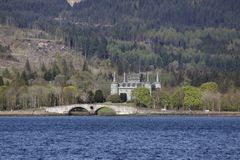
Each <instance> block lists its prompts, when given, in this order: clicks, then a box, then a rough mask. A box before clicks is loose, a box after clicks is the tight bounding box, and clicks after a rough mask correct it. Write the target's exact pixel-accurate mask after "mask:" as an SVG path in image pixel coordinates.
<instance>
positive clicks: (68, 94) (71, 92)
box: [63, 86, 78, 104]
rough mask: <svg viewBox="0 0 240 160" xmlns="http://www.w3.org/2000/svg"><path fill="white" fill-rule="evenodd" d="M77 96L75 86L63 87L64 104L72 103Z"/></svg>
mask: <svg viewBox="0 0 240 160" xmlns="http://www.w3.org/2000/svg"><path fill="white" fill-rule="evenodd" d="M77 96H78V90H77V88H76V87H75V86H67V87H64V88H63V99H64V102H65V104H72V103H74V102H75V99H76V97H77Z"/></svg>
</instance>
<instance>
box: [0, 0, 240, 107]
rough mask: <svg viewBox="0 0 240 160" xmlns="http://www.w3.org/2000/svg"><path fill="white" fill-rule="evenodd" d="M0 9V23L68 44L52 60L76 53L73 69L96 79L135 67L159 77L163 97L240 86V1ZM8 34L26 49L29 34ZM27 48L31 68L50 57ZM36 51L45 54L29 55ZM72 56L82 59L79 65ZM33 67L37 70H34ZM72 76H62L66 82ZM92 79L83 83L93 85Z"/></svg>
mask: <svg viewBox="0 0 240 160" xmlns="http://www.w3.org/2000/svg"><path fill="white" fill-rule="evenodd" d="M0 4H1V6H0V23H1V24H2V25H3V26H15V27H17V28H21V29H23V30H24V29H31V30H37V31H41V32H43V33H44V34H37V35H38V36H37V37H36V36H35V37H33V38H38V39H39V38H43V39H49V40H52V41H51V42H48V43H49V45H50V46H54V45H55V44H58V45H64V47H65V49H64V51H62V50H61V49H59V50H58V49H57V48H62V47H63V46H62V47H55V49H56V51H55V54H54V56H53V57H56V56H55V55H59V54H60V55H61V54H62V52H65V53H66V54H68V53H70V55H72V54H74V56H75V58H72V60H73V66H74V67H75V65H77V66H78V67H77V68H78V69H79V70H80V68H81V69H83V70H89V71H88V74H89V75H91V76H93V77H96V76H97V75H98V73H99V72H100V71H101V72H104V73H103V75H105V78H103V79H105V80H104V81H105V82H109V81H111V78H112V72H113V70H116V71H117V73H118V75H120V76H121V75H122V74H123V72H138V70H139V66H140V67H141V71H143V72H156V71H158V72H161V81H162V83H163V86H164V87H165V88H169V89H167V90H166V92H167V91H169V92H171V91H170V90H172V89H173V88H179V87H180V88H181V87H184V86H186V85H191V86H194V87H200V86H201V85H202V84H204V83H207V82H215V83H216V84H217V85H218V87H219V92H220V93H221V94H225V93H228V92H231V94H232V93H235V92H236V90H237V89H238V88H239V87H240V54H239V52H240V19H239V17H240V2H239V1H238V0H211V1H209V0H181V1H177V0H158V1H156V0H131V1H125V0H124V1H123V0H101V1H97V0H84V1H81V2H80V3H75V4H74V5H73V7H71V6H70V5H69V3H68V2H67V1H66V0H51V1H49V0H34V1H32V0H22V1H18V0H12V1H6V0H0ZM1 30H2V28H1ZM13 37H15V38H14V44H15V45H16V44H17V42H18V41H21V43H23V42H24V43H25V45H28V42H27V41H26V39H25V38H26V35H21V37H22V39H19V38H17V36H13ZM28 38H29V37H28ZM24 39H25V40H24ZM4 43H5V41H4ZM19 43H20V42H19ZM31 43H33V45H32V46H31V47H29V48H31V50H30V51H29V52H25V51H24V52H25V53H29V54H25V55H26V56H27V57H28V56H30V58H29V61H30V64H36V63H37V62H41V63H42V61H41V60H42V59H43V57H45V60H48V58H46V57H49V56H48V55H49V52H48V51H46V53H45V50H42V51H40V52H39V50H38V51H36V50H37V49H36V48H35V47H36V44H34V42H32V41H31ZM51 43H52V44H51ZM9 46H10V48H4V47H1V48H2V50H4V53H5V54H6V53H8V54H10V53H11V55H12V56H13V57H14V56H15V57H18V58H16V59H17V60H18V61H23V59H24V58H19V57H20V56H17V55H19V52H18V51H17V50H16V48H17V49H18V47H16V46H13V45H12V44H11V45H10V44H9ZM20 46H21V45H20ZM22 48H27V47H26V46H24V47H22ZM47 48H49V47H47ZM36 53H39V54H45V55H44V56H43V57H41V56H39V54H37V57H38V59H36V58H31V55H34V54H35V55H36ZM56 53H59V54H56ZM1 54H2V55H3V53H1ZM20 55H22V54H20ZM50 55H51V54H50ZM2 57H3V56H2ZM76 57H80V61H81V64H82V65H80V64H78V63H77V58H76ZM83 58H84V59H85V58H86V61H85V63H84V62H83ZM21 59H22V60H21ZM50 59H51V58H50ZM66 59H68V58H66ZM45 60H43V61H44V62H45ZM34 61H35V62H34ZM55 61H56V60H55V59H54V58H53V60H52V62H51V63H50V62H48V61H47V62H46V64H45V65H46V66H47V69H48V70H50V69H51V68H52V66H54V65H53V64H54V62H55ZM25 62H26V58H25V59H24V63H25ZM70 62H71V60H70V61H67V63H69V65H70ZM14 63H17V62H14ZM24 63H22V64H24ZM58 63H59V62H58ZM84 64H85V65H84ZM87 64H88V65H87ZM1 65H2V64H1ZM22 66H23V65H22ZM34 66H35V65H34ZM58 66H59V67H60V63H59V64H58ZM80 66H81V67H80ZM86 66H88V67H92V68H91V69H89V68H88V69H86ZM20 68H21V67H20ZM23 68H24V67H22V68H21V70H20V71H19V72H22V71H23ZM38 68H39V67H38ZM60 68H61V67H60ZM106 68H111V69H112V70H111V69H108V70H105V69H106ZM35 70H36V72H39V71H38V69H37V67H36V69H35ZM96 70H97V71H96ZM90 72H91V73H90ZM96 72H98V73H97V74H96ZM39 73H40V72H39ZM59 74H60V73H59ZM62 74H63V69H62V72H61V75H62ZM74 75H75V74H73V75H71V74H70V75H64V76H66V77H67V80H70V79H71V77H72V76H74ZM91 76H90V77H88V76H86V77H85V79H88V78H89V79H88V80H90V79H91V80H92V77H91ZM53 77H54V78H56V75H55V74H54V76H53ZM53 77H52V78H50V79H48V80H49V81H50V80H51V81H52V80H54V78H53ZM45 80H46V79H45ZM105 82H104V83H105ZM80 83H81V84H83V81H80ZM105 84H106V83H105ZM87 86H91V85H87ZM94 86H95V87H93V88H87V89H85V91H84V92H85V94H87V90H93V91H95V90H97V89H99V87H98V85H94ZM78 87H79V86H77V89H80V88H78ZM180 93H181V92H180ZM104 94H105V95H108V94H109V93H108V91H105V92H104ZM167 94H174V93H173V91H172V92H171V93H167ZM105 98H106V97H105ZM165 98H166V97H165ZM159 105H162V106H163V104H159ZM168 105H169V104H168ZM170 106H173V105H170Z"/></svg>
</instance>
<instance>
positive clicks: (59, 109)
mask: <svg viewBox="0 0 240 160" xmlns="http://www.w3.org/2000/svg"><path fill="white" fill-rule="evenodd" d="M75 108H83V109H85V110H87V111H88V112H89V113H90V114H92V115H94V114H97V112H98V110H100V109H102V108H109V109H112V110H113V111H115V113H116V115H131V114H136V113H137V108H135V107H130V106H122V105H112V104H111V105H109V104H74V105H65V106H56V107H49V108H45V110H46V112H48V113H57V114H69V113H70V112H71V111H72V110H73V109H75Z"/></svg>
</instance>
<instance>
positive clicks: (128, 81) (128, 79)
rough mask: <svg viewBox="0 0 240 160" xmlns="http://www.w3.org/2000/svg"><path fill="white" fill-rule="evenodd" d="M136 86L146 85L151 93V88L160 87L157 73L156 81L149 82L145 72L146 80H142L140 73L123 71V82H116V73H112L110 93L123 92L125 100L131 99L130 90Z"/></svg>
mask: <svg viewBox="0 0 240 160" xmlns="http://www.w3.org/2000/svg"><path fill="white" fill-rule="evenodd" d="M137 87H146V88H147V89H149V91H150V93H152V90H153V89H156V88H159V89H161V82H160V80H159V75H158V74H157V78H156V82H154V83H150V81H149V75H148V74H147V81H143V78H142V77H141V74H140V73H139V74H128V75H127V76H126V73H124V78H123V82H120V83H118V82H116V74H115V73H114V76H113V82H112V83H111V95H115V94H118V95H120V94H121V93H125V94H126V95H127V100H128V101H131V100H132V99H133V96H132V91H133V90H134V89H135V88H137Z"/></svg>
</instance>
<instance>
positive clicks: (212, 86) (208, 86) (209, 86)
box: [200, 82, 219, 93]
mask: <svg viewBox="0 0 240 160" xmlns="http://www.w3.org/2000/svg"><path fill="white" fill-rule="evenodd" d="M200 89H201V91H209V92H214V93H216V92H218V91H219V88H218V84H217V83H215V82H207V83H203V84H202V85H201V86H200Z"/></svg>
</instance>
